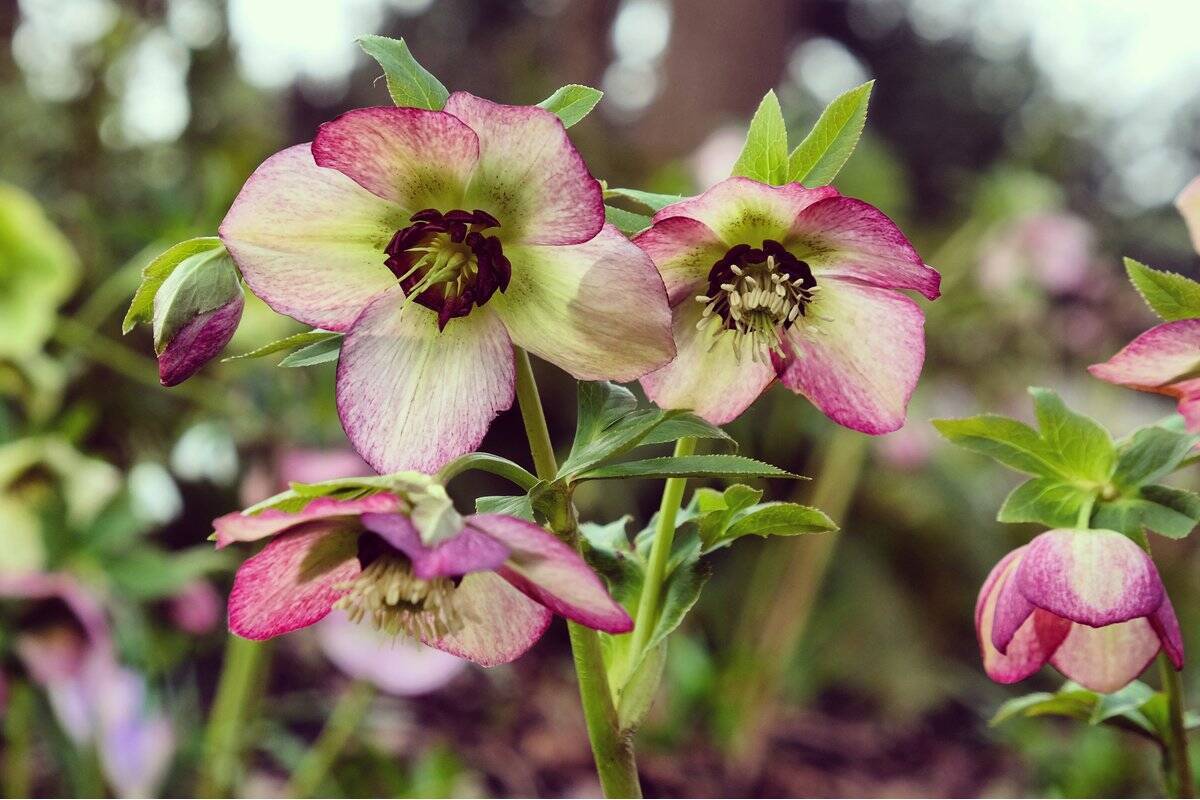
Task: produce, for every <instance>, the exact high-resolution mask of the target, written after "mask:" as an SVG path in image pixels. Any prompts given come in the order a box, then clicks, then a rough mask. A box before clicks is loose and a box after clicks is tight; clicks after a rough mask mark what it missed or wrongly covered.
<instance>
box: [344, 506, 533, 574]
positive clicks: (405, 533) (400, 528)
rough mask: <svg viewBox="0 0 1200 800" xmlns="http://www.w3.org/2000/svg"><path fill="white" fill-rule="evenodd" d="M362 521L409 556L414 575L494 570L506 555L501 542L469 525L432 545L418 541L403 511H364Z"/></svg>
mask: <svg viewBox="0 0 1200 800" xmlns="http://www.w3.org/2000/svg"><path fill="white" fill-rule="evenodd" d="M362 521H363V525H364V526H365V527H366V529H367V530H369V531H371V532H372V533H375V534H377V535H378V536H379V537H381V538H382V539H383V540H384V541H386V542H387V543H388V544H390V545H391V546H392V547H394V548H396V549H397V550H399V551H400V552H402V553H404V555H406V556H408V559H409V561H410V562H411V563H412V572H413V575H414V576H416V577H417V578H420V579H422V580H430V579H432V578H444V577H459V576H461V575H466V574H468V573H471V572H483V571H488V570H495V569H498V568H499V567H500V566H501V565H502V564H504V562H505V560H507V559H508V556H509V551H508V548H507V547H505V546H504V544H502V543H501V542H499V541H497V540H496V539H494V538H492V537H491V536H489V535H487V534H486V533H483V532H482V531H479V530H475V529H473V528H470V527H467V528H464V529H463V530H462V531H461V532H459V533H458V534H457V535H455V536H453V537H451V538H449V539H443V540H441V541H440V542H438V543H437V544H435V545H433V546H432V547H431V546H428V545H426V544H425V543H424V542H422V541H421V534H420V532H419V531H418V530H417V527H416V525H414V524H413V522H412V520H411V519H409V518H408V516H407V515H405V514H364V515H363V518H362Z"/></svg>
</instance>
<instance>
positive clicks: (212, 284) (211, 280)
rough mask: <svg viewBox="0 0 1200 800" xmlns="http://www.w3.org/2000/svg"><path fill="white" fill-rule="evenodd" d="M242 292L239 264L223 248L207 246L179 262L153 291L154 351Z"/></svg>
mask: <svg viewBox="0 0 1200 800" xmlns="http://www.w3.org/2000/svg"><path fill="white" fill-rule="evenodd" d="M174 249H175V248H172V250H174ZM168 252H170V251H168ZM143 285H144V284H143ZM241 294H242V284H241V280H240V279H239V277H238V271H237V267H235V266H234V265H233V259H231V258H230V257H229V254H228V253H227V252H225V248H224V247H221V246H219V245H218V246H216V247H211V248H206V249H204V250H202V251H201V252H198V253H194V254H192V255H189V256H187V257H186V258H184V259H183V260H182V261H180V262H178V263H177V264H176V265H175V266H174V268H173V269H171V271H170V274H168V275H167V276H166V278H165V279H164V280H163V281H162V283H161V285H160V286H159V287H158V291H157V292H155V294H154V302H153V325H154V349H155V352H158V353H161V352H162V351H163V349H164V348H165V347H166V346H167V345H168V344H169V343H170V341H171V339H172V338H174V336H175V334H176V333H178V332H179V331H180V329H182V328H183V327H184V326H185V325H187V324H188V323H190V322H192V321H193V320H194V319H195V318H196V317H198V316H200V315H201V314H204V313H206V312H209V311H213V310H215V309H218V308H221V307H222V306H224V305H226V304H228V303H229V302H231V301H233V300H234V299H236V298H239V297H240V296H241Z"/></svg>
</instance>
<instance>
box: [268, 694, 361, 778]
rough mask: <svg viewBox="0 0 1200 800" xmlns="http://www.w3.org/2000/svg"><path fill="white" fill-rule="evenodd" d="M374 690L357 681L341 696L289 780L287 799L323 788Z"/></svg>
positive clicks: (359, 721)
mask: <svg viewBox="0 0 1200 800" xmlns="http://www.w3.org/2000/svg"><path fill="white" fill-rule="evenodd" d="M374 696H375V689H374V687H373V686H371V684H369V683H367V682H366V681H355V682H354V683H352V684H350V687H349V688H348V689H346V691H345V692H343V693H342V696H341V697H340V698H339V699H338V702H337V705H335V706H334V707H333V711H332V712H331V713H330V714H329V719H328V720H326V721H325V727H324V728H322V729H321V734H320V736H318V737H317V740H316V741H315V742H313V745H312V747H310V748H309V750H308V752H307V753H305V754H304V758H302V759H301V760H300V763H299V764H298V765H297V766H296V771H295V772H293V773H292V777H291V780H290V781H288V790H287V791H286V792H285V793H284V795H285V796H287V797H312V796H313V795H315V794H317V793H318V790H319V789H320V788H321V782H322V781H324V780H325V776H326V775H328V774H329V770H330V769H332V768H333V765H334V764H335V763H337V759H338V756H340V755H341V754H342V750H344V749H345V747H346V744H347V743H348V742H349V741H350V737H352V736H353V735H354V732H355V731H356V730H358V726H359V724H360V723H361V722H362V718H363V715H364V714H365V713H366V711H367V707H368V706H369V705H370V704H371V699H372V698H373V697H374Z"/></svg>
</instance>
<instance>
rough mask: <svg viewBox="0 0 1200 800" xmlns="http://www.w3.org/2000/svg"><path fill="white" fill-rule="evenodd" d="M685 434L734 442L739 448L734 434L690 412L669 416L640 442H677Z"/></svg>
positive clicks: (698, 437)
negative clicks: (731, 434)
mask: <svg viewBox="0 0 1200 800" xmlns="http://www.w3.org/2000/svg"><path fill="white" fill-rule="evenodd" d="M685 436H690V437H692V438H693V439H718V440H720V441H722V442H728V443H730V444H732V445H733V447H734V448H735V449H736V448H737V442H736V441H734V439H733V437H732V436H730V435H729V434H727V433H726V432H725V431H723V430H721V429H720V428H718V427H717V426H716V425H713V424H712V423H711V422H709V421H708V420H706V419H703V418H701V417H698V416H696V415H695V414H692V413H690V412H687V413H683V414H678V415H677V416H673V417H668V418H667V419H665V420H663V421H662V422H661V423H659V424H658V425H657V426H655V427H654V429H653V430H651V431H650V433H648V434H646V435H645V436H644V437H643V438H642V440H641V441H640V442H639V443H638V444H639V446H640V445H650V444H663V443H665V442H675V441H678V440H680V439H682V438H684V437H685Z"/></svg>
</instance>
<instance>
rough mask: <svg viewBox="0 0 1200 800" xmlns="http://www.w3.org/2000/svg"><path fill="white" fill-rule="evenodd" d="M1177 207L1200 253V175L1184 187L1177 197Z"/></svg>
mask: <svg viewBox="0 0 1200 800" xmlns="http://www.w3.org/2000/svg"><path fill="white" fill-rule="evenodd" d="M1175 208H1177V209H1178V210H1179V213H1180V215H1181V216H1182V217H1183V223H1184V224H1185V225H1187V229H1188V233H1189V234H1190V235H1191V237H1192V247H1193V248H1194V249H1195V250H1196V252H1197V253H1200V175H1197V176H1196V177H1195V178H1193V179H1192V182H1191V183H1189V184H1188V185H1187V186H1185V187H1183V191H1182V192H1180V193H1179V196H1178V197H1176V198H1175Z"/></svg>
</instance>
